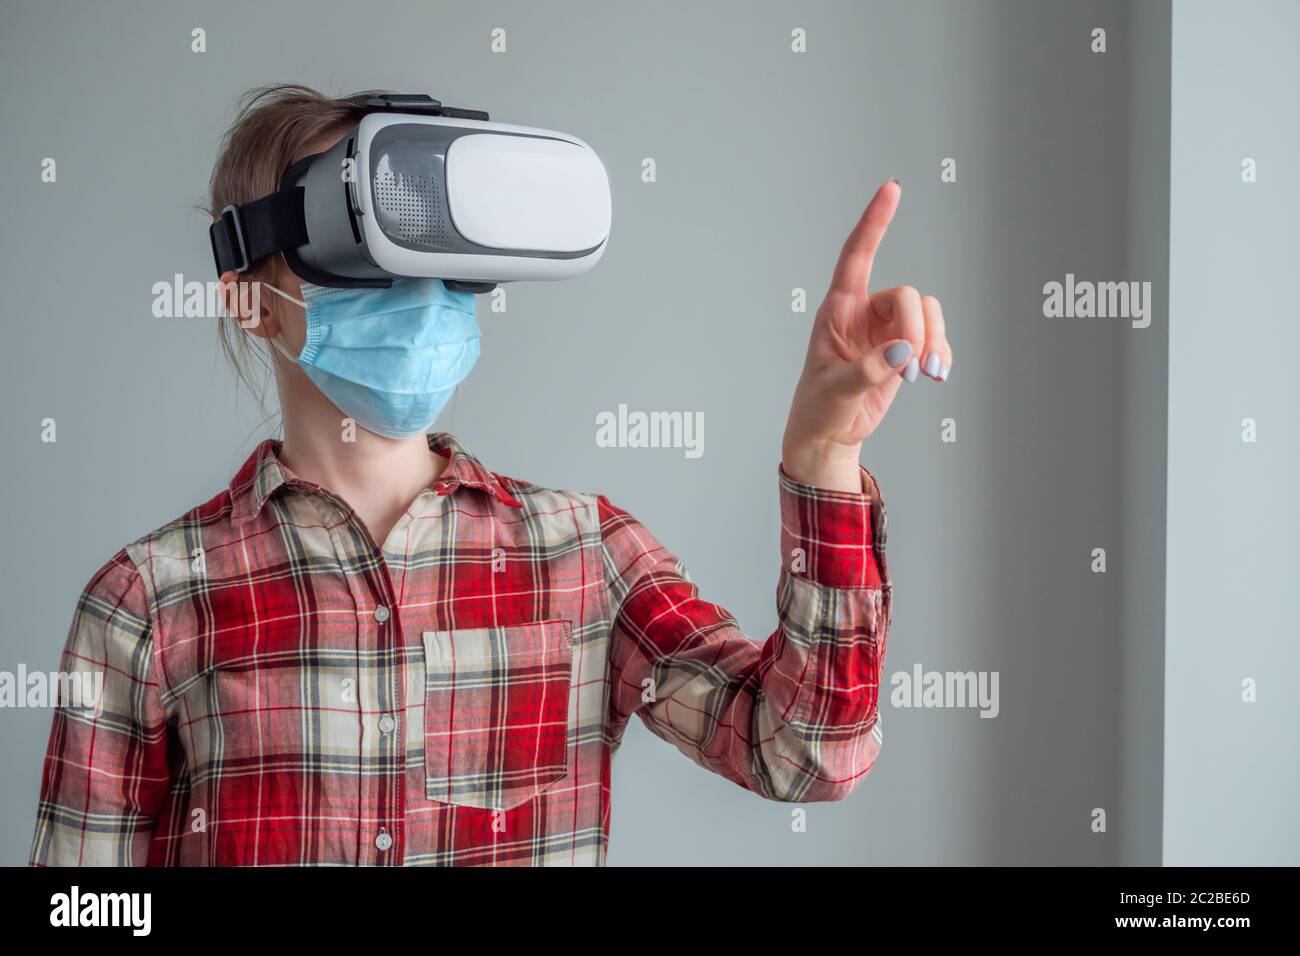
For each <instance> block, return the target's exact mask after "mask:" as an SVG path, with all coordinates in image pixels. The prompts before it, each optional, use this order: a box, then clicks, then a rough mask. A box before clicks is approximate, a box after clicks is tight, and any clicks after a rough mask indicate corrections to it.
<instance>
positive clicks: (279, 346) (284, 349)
mask: <svg viewBox="0 0 1300 956" xmlns="http://www.w3.org/2000/svg"><path fill="white" fill-rule="evenodd" d="M261 285H262V286H264V287H265V288H267V289H270V290H271V291H272V292H274V293H275V294H276V295H278V296H279V297H280V298H282V299H288V300H289V301H290V302H293V303H294V304H296V305H300V306H302V308H303V311H304V312H305V311H306V310H307V303H306V302H304V301H302V299H295V298H294V297H293V296H291V295H290V294H289V293H287V292H284V291H282V290H280V289H277V288H276V287H275V286H273V285H271V283H269V282H263V283H261ZM281 339H282V336H281V335H277V336H276V337H275V338H273V339H267V341H268V342H270V343H271V345H273V346H274V347H275V350H276V351H277V352H279V353H280V354H281V355H283V356H284V357H285V358H287V359H288V360H289V361H290V362H293V363H294V364H295V365H297V364H298V356H297V355H294V354H293V352H291V351H290V350H289V346H287V345H285V344H284V342H283V341H281Z"/></svg>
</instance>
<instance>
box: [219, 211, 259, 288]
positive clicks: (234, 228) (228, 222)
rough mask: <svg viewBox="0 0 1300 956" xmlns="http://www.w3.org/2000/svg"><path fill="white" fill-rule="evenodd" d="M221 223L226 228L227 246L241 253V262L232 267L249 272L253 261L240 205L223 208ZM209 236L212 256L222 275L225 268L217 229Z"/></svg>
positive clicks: (237, 270) (238, 270)
mask: <svg viewBox="0 0 1300 956" xmlns="http://www.w3.org/2000/svg"><path fill="white" fill-rule="evenodd" d="M221 225H222V226H224V227H225V228H226V244H227V247H228V248H230V249H232V250H234V251H238V253H239V263H238V264H232V266H231V268H233V269H234V270H235V271H236V272H247V271H248V267H249V266H250V265H251V264H252V263H251V262H250V261H249V255H248V243H247V241H245V239H244V220H243V217H242V216H241V215H240V214H239V207H238V206H235V205H230V206H227V207H226V208H225V209H223V210H221ZM209 238H210V239H211V240H212V258H213V259H214V260H215V261H216V263H217V273H218V275H220V274H221V273H222V272H224V271H225V270H223V269H222V268H221V253H220V252H219V251H218V250H217V235H216V230H213V231H212V232H211V233H210V234H209ZM232 239H233V241H232Z"/></svg>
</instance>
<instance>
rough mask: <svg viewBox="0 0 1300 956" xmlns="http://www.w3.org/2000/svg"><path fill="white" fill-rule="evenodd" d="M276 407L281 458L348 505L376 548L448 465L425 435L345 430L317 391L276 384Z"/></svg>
mask: <svg viewBox="0 0 1300 956" xmlns="http://www.w3.org/2000/svg"><path fill="white" fill-rule="evenodd" d="M311 392H315V390H314V389H312V390H311ZM280 407H281V413H282V416H283V420H284V443H283V444H282V445H281V448H280V461H281V462H283V463H284V465H285V467H287V468H288V469H289V470H290V471H292V472H293V473H294V474H295V475H297V476H298V477H299V478H301V479H303V480H304V481H309V482H311V483H313V484H317V485H320V486H321V487H322V488H324V489H326V490H328V491H330V492H333V493H334V494H335V495H337V496H339V497H340V498H342V499H343V500H344V501H345V502H347V503H348V504H349V505H351V506H352V508H353V510H354V511H355V512H356V513H357V516H358V517H359V518H360V519H361V520H362V521H363V522H364V523H365V525H366V526H367V528H368V529H369V530H370V533H371V535H372V536H373V537H374V539H375V542H376V543H377V544H379V545H380V546H382V545H383V543H384V540H385V539H386V538H387V537H388V534H389V532H390V531H391V530H392V527H393V525H394V524H396V523H397V521H398V520H399V519H400V518H401V516H402V514H403V513H404V512H405V511H406V509H407V508H408V507H409V506H410V504H411V502H412V501H414V500H415V498H416V496H417V495H419V494H420V492H422V491H424V490H425V489H426V488H428V487H429V486H430V485H432V484H433V483H434V481H436V480H437V478H438V476H439V475H441V474H442V472H443V470H444V468H445V467H446V465H447V459H445V458H443V457H442V456H441V455H438V454H436V453H434V452H432V451H430V450H429V444H428V441H427V439H426V438H425V436H424V435H413V436H411V437H410V438H385V437H383V436H382V435H376V434H375V433H374V432H369V431H366V430H365V429H364V428H362V427H361V426H360V425H354V426H352V427H351V428H350V429H348V431H347V433H346V434H345V431H344V427H343V418H344V415H343V414H342V413H341V412H340V411H339V410H338V409H337V408H336V407H335V406H334V405H333V403H331V402H330V401H329V400H328V399H325V397H324V396H323V395H321V394H320V393H319V392H315V394H314V395H312V394H311V393H310V392H304V391H299V390H295V389H285V388H281V389H280ZM345 437H346V438H348V439H350V440H346V441H345V440H344V439H345Z"/></svg>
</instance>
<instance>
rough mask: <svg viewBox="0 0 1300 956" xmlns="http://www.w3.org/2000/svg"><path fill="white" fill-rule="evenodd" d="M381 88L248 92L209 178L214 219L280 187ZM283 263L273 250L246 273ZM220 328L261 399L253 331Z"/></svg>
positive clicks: (258, 273)
mask: <svg viewBox="0 0 1300 956" xmlns="http://www.w3.org/2000/svg"><path fill="white" fill-rule="evenodd" d="M376 92H378V91H363V92H359V93H353V94H350V95H348V96H346V97H331V96H326V95H325V94H323V93H320V92H318V91H316V90H314V89H312V88H311V87H309V86H302V85H300V84H297V83H275V84H268V85H266V86H259V87H256V88H255V89H252V90H249V91H248V92H247V93H245V94H244V95H243V97H241V98H240V103H239V113H238V115H236V116H235V120H234V122H233V123H231V124H230V128H229V129H227V130H226V132H225V135H224V136H222V138H221V145H220V148H219V149H218V151H217V161H216V163H215V164H214V165H213V167H212V178H211V179H210V180H209V182H208V202H207V212H208V214H209V215H210V216H211V217H212V219H213V221H214V222H215V221H216V220H217V219H220V218H221V210H222V209H224V208H226V206H229V205H232V204H233V205H237V206H242V205H243V204H245V203H249V202H253V201H254V200H256V199H261V198H262V197H263V196H265V195H268V194H269V193H273V192H275V191H276V190H277V189H279V188H280V177H281V176H283V175H284V171H285V170H286V169H288V168H289V166H290V164H291V163H292V162H293V161H294V158H295V157H296V156H297V155H298V153H299V152H300V151H301V150H302V148H303V146H304V145H305V144H307V143H309V142H311V141H312V140H314V139H318V138H319V137H321V136H324V135H325V134H326V133H329V132H332V131H334V130H342V129H343V128H344V127H347V126H351V125H352V124H353V123H356V122H357V121H358V120H360V118H361V117H362V116H364V115H365V112H366V111H365V109H364V108H363V107H361V106H360V105H359V102H360V100H361V99H364V98H366V97H369V96H373V95H374V94H375V93H376ZM279 263H280V260H279V257H278V256H270V257H268V258H267V259H265V260H263V261H262V262H260V263H258V264H256V265H255V266H253V268H252V269H251V270H249V272H248V273H247V277H248V278H250V279H259V280H262V281H268V282H273V281H274V278H275V276H276V275H277V274H278V268H279ZM217 328H218V329H219V330H220V337H221V348H222V351H224V352H225V354H226V360H227V361H228V362H229V363H230V366H231V368H232V369H233V370H234V372H235V375H236V377H237V378H238V379H239V381H240V382H242V383H243V384H244V385H246V386H247V387H248V389H249V390H250V391H251V392H252V393H253V394H254V395H255V396H257V397H258V400H259V401H261V400H262V397H263V395H264V392H265V385H264V384H263V386H262V387H261V388H259V387H258V386H257V385H256V384H255V383H254V381H253V378H252V376H251V374H250V370H249V365H248V360H249V359H250V358H251V357H252V356H253V355H254V354H256V355H257V357H258V360H259V361H260V362H261V363H262V364H263V367H265V366H266V364H267V360H266V357H265V355H264V353H262V352H261V351H260V350H259V351H257V352H256V353H254V350H253V349H252V347H251V343H250V342H249V336H248V335H246V334H244V333H243V332H241V330H240V329H239V326H238V323H236V322H233V321H230V320H223V321H222V322H220V323H219V324H218V326H217Z"/></svg>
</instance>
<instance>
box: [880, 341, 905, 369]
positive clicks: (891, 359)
mask: <svg viewBox="0 0 1300 956" xmlns="http://www.w3.org/2000/svg"><path fill="white" fill-rule="evenodd" d="M911 357H912V343H911V342H908V341H906V340H903V341H901V342H895V343H894V344H893V345H891V346H890V347H889V348H887V349H885V361H886V362H888V363H889V367H890V368H898V366H900V365H902V364H903V363H904V362H906V361H907V360H908V359H909V358H911Z"/></svg>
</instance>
